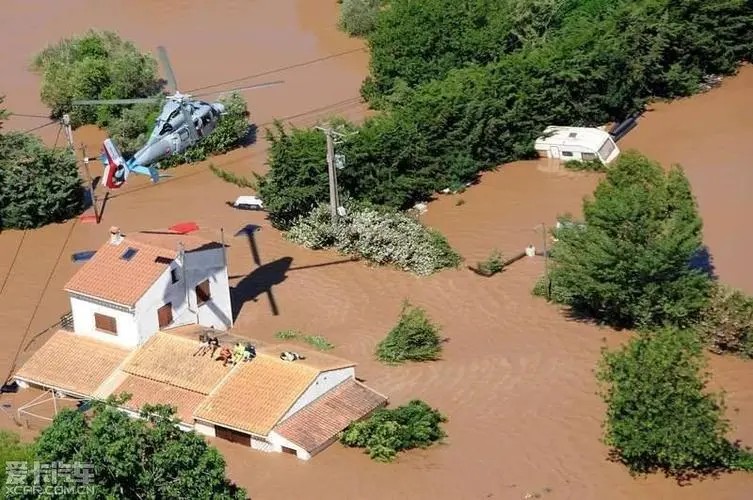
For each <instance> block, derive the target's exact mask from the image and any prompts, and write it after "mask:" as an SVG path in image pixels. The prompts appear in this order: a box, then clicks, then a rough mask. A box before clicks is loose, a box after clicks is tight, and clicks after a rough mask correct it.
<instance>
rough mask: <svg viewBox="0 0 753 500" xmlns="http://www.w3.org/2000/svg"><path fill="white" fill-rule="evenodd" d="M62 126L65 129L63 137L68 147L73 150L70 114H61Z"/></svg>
mask: <svg viewBox="0 0 753 500" xmlns="http://www.w3.org/2000/svg"><path fill="white" fill-rule="evenodd" d="M63 128H64V129H65V139H66V141H68V147H69V148H71V150H74V149H75V146H74V145H73V129H72V128H71V117H70V115H67V114H66V115H63Z"/></svg>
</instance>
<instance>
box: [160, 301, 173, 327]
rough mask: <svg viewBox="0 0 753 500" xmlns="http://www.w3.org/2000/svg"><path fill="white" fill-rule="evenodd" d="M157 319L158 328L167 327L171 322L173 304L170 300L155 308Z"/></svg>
mask: <svg viewBox="0 0 753 500" xmlns="http://www.w3.org/2000/svg"><path fill="white" fill-rule="evenodd" d="M157 321H158V322H159V327H160V329H162V328H165V327H167V326H168V325H170V323H172V322H173V305H172V304H171V303H170V302H168V303H167V304H165V305H164V306H162V307H160V308H159V309H157Z"/></svg>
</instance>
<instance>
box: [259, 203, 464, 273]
mask: <svg viewBox="0 0 753 500" xmlns="http://www.w3.org/2000/svg"><path fill="white" fill-rule="evenodd" d="M265 202H266V200H265ZM344 205H345V207H346V212H347V215H346V216H344V217H341V218H340V220H339V224H338V226H337V227H333V226H332V223H331V219H330V211H329V206H328V205H324V204H320V205H319V206H317V207H316V208H314V210H312V211H311V213H310V214H309V215H307V216H305V217H302V218H300V219H299V220H298V221H297V222H296V223H295V224H294V225H293V227H292V228H291V229H290V230H289V231H288V233H287V238H288V239H290V240H291V241H293V242H295V243H298V244H300V245H303V246H306V247H308V248H311V249H322V248H330V247H333V246H334V247H336V248H337V250H339V251H340V252H341V253H343V254H348V255H354V256H358V257H361V258H364V259H366V260H368V261H370V262H373V263H375V264H380V265H385V264H392V265H395V266H397V267H399V268H400V269H403V270H405V271H410V272H413V273H415V274H418V275H420V276H427V275H429V274H432V273H434V272H436V271H439V270H441V269H445V268H450V267H457V266H458V265H459V263H460V256H459V255H458V254H457V253H455V251H454V250H453V249H452V248H451V247H450V245H449V243H447V240H446V239H445V238H444V236H442V235H441V234H440V233H438V232H436V231H433V230H431V229H428V228H426V227H425V226H424V225H422V224H421V223H420V222H418V221H417V220H416V219H413V218H412V217H410V216H408V215H405V214H403V213H401V212H397V211H394V210H386V209H376V208H373V207H367V206H363V205H358V204H354V203H351V202H347V201H346V202H345V203H344Z"/></svg>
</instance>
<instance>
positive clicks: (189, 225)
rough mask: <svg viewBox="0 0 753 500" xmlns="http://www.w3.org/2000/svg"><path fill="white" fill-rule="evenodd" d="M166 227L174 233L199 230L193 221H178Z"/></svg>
mask: <svg viewBox="0 0 753 500" xmlns="http://www.w3.org/2000/svg"><path fill="white" fill-rule="evenodd" d="M168 229H170V231H173V232H175V233H180V234H188V233H192V232H194V231H198V230H199V225H198V224H196V223H195V222H179V223H178V224H175V225H172V226H170V227H169V228H168Z"/></svg>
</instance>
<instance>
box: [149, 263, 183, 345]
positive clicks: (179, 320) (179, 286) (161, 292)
mask: <svg viewBox="0 0 753 500" xmlns="http://www.w3.org/2000/svg"><path fill="white" fill-rule="evenodd" d="M173 267H177V265H176V264H172V266H171V268H173ZM171 268H168V269H166V270H165V271H164V272H163V273H162V275H161V276H160V277H159V278H157V280H156V281H155V282H154V284H153V285H152V287H151V288H149V290H147V292H146V293H145V294H144V295H143V296H142V297H141V298H140V299H139V301H138V302H137V303H136V317H137V318H138V325H139V326H138V328H139V333H140V338H139V340H140V342H139V343H140V344H142V343H144V342H145V341H146V340H147V339H148V338H149V337H151V336H152V335H154V333H155V332H157V331H158V330H159V318H158V317H157V310H158V309H159V308H160V307H162V306H163V305H165V304H167V303H171V304H172V310H173V322H172V323H171V324H170V326H181V325H189V324H192V323H195V322H196V317H195V316H194V317H193V318H191V317H189V315H188V306H187V304H186V297H185V294H186V292H185V285H184V283H183V277H182V276H181V273H180V271H179V272H178V275H179V276H180V277H181V279H180V280H179V281H178V282H177V283H173V282H172V278H171V275H170V269H171Z"/></svg>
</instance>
